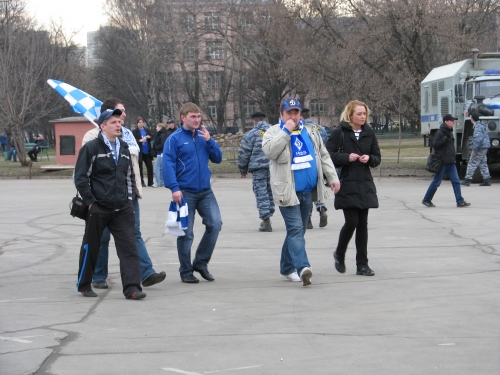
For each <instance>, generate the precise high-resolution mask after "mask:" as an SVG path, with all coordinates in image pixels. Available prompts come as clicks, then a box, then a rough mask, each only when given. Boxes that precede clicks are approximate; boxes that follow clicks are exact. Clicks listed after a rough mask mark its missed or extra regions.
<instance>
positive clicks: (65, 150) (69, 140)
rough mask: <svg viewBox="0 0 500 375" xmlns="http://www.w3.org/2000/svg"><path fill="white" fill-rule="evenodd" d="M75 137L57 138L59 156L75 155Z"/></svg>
mask: <svg viewBox="0 0 500 375" xmlns="http://www.w3.org/2000/svg"><path fill="white" fill-rule="evenodd" d="M75 144H76V141H75V136H74V135H61V136H59V154H60V155H75Z"/></svg>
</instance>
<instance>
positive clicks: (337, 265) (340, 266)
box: [333, 251, 345, 273]
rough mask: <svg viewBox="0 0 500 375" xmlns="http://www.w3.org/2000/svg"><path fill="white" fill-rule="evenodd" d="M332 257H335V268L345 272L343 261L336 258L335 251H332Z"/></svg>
mask: <svg viewBox="0 0 500 375" xmlns="http://www.w3.org/2000/svg"><path fill="white" fill-rule="evenodd" d="M333 259H335V269H336V270H337V271H338V272H340V273H345V263H344V262H341V261H340V260H338V258H337V251H334V252H333Z"/></svg>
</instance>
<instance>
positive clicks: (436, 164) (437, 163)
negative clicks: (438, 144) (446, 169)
mask: <svg viewBox="0 0 500 375" xmlns="http://www.w3.org/2000/svg"><path fill="white" fill-rule="evenodd" d="M438 131H439V130H438ZM435 152H436V150H434V148H433V150H432V154H429V156H428V157H427V163H425V170H426V171H427V172H431V173H437V172H439V170H440V169H441V159H439V158H438V157H437V156H436V154H435Z"/></svg>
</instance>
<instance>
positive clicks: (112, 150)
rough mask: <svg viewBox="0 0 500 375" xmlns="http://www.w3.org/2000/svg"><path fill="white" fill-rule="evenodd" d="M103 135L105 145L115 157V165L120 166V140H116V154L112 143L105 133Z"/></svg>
mask: <svg viewBox="0 0 500 375" xmlns="http://www.w3.org/2000/svg"><path fill="white" fill-rule="evenodd" d="M101 134H102V139H104V143H105V144H106V146H108V148H109V150H110V151H111V155H113V160H114V161H115V164H118V155H120V140H119V139H118V138H115V142H116V153H115V150H114V149H113V146H111V143H110V142H109V139H108V138H106V136H105V135H104V133H103V132H101Z"/></svg>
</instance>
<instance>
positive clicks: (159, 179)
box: [154, 154, 163, 186]
mask: <svg viewBox="0 0 500 375" xmlns="http://www.w3.org/2000/svg"><path fill="white" fill-rule="evenodd" d="M162 163H163V155H162V154H160V155H158V156H157V157H156V160H155V166H154V171H155V179H156V185H158V186H163V174H162V171H161V165H162Z"/></svg>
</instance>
